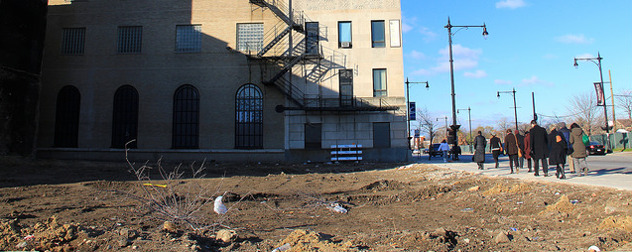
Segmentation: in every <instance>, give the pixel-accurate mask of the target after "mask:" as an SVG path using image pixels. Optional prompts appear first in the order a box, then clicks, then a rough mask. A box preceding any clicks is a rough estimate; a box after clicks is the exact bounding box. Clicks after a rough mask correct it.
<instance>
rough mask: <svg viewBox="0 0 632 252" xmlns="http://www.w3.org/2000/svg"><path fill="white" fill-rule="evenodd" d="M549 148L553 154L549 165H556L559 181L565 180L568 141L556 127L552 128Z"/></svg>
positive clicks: (550, 155)
mask: <svg viewBox="0 0 632 252" xmlns="http://www.w3.org/2000/svg"><path fill="white" fill-rule="evenodd" d="M549 139H550V141H549V146H550V148H549V149H550V150H551V152H550V153H549V165H555V169H556V171H555V177H557V178H559V179H565V178H566V176H565V175H564V165H565V164H566V150H567V149H568V146H567V145H566V140H565V139H564V135H562V133H560V132H558V131H557V129H556V128H555V126H551V133H549Z"/></svg>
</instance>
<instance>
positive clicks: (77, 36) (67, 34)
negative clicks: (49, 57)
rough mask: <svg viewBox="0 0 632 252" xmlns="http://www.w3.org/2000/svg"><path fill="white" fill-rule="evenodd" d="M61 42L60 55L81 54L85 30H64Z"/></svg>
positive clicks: (84, 40)
mask: <svg viewBox="0 0 632 252" xmlns="http://www.w3.org/2000/svg"><path fill="white" fill-rule="evenodd" d="M61 40H62V42H61V53H62V54H83V50H84V47H85V42H86V28H64V29H63V30H62V39H61Z"/></svg>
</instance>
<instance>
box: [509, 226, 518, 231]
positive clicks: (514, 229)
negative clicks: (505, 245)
mask: <svg viewBox="0 0 632 252" xmlns="http://www.w3.org/2000/svg"><path fill="white" fill-rule="evenodd" d="M509 230H511V231H514V232H516V231H518V229H517V228H515V227H512V228H509Z"/></svg>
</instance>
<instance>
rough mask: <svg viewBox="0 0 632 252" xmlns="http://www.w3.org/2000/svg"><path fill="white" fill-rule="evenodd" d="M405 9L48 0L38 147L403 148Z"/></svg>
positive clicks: (338, 2) (322, 154) (395, 152)
mask: <svg viewBox="0 0 632 252" xmlns="http://www.w3.org/2000/svg"><path fill="white" fill-rule="evenodd" d="M400 20H401V10H400V2H399V0H386V1H377V0H353V1H348V0H293V1H291V0H283V1H277V0H192V1H183V0H179V1H175V0H153V1H147V0H138V1H124V0H114V1H112V0H109V1H106V0H81V1H79V0H75V1H69V0H50V1H49V10H48V20H47V22H48V23H47V29H46V32H47V33H46V42H45V44H46V48H45V52H44V55H45V56H44V62H43V68H42V97H41V100H40V125H39V135H38V144H37V145H38V156H40V157H52V158H72V159H97V160H120V159H123V158H124V148H125V147H126V144H127V147H128V148H129V149H130V155H131V156H132V157H133V158H138V159H156V158H157V157H159V156H164V158H165V159H167V160H183V159H188V160H201V159H207V160H225V161H290V162H303V161H306V160H311V161H326V160H329V157H330V151H331V149H330V148H331V146H332V145H351V144H354V145H356V144H357V145H362V151H363V154H362V156H363V159H364V160H373V161H388V162H391V161H404V160H406V159H407V158H408V157H409V155H410V154H409V151H408V144H407V140H406V137H407V135H406V118H405V111H406V110H405V97H404V88H403V86H404V85H403V82H404V78H403V58H402V41H401V29H400V27H401V21H400ZM132 140H133V141H132ZM130 141H132V142H130Z"/></svg>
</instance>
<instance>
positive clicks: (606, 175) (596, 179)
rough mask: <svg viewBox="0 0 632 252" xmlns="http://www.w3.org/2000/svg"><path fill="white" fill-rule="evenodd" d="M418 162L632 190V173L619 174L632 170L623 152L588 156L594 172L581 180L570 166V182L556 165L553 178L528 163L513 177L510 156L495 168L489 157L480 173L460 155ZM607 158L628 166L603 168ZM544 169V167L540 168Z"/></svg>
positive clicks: (631, 158) (630, 157) (487, 173)
mask: <svg viewBox="0 0 632 252" xmlns="http://www.w3.org/2000/svg"><path fill="white" fill-rule="evenodd" d="M414 158H415V161H416V162H417V163H423V164H433V165H436V166H439V167H444V168H449V169H454V170H461V171H466V172H470V173H475V174H482V175H485V176H490V177H507V178H518V179H523V180H526V181H546V182H554V183H567V184H580V185H591V186H603V187H608V188H615V189H620V190H628V191H632V173H631V172H619V171H621V170H627V169H632V152H621V153H613V154H608V155H607V156H606V157H603V156H599V157H594V156H589V157H588V167H589V168H590V170H591V171H590V173H589V174H588V176H583V177H580V176H579V173H577V174H571V173H570V172H569V168H568V165H567V166H565V168H566V170H565V171H566V179H562V180H561V179H557V178H556V177H555V166H553V167H552V169H551V167H550V166H549V177H544V176H543V175H544V173H543V172H542V170H540V176H539V177H536V176H533V172H530V173H529V172H527V171H528V170H529V169H528V168H527V163H526V161H525V164H524V168H523V169H521V170H520V173H518V174H515V173H514V174H509V172H510V169H509V158H508V157H507V156H501V157H500V158H499V168H494V163H493V160H494V159H493V158H492V156H491V154H488V155H486V156H485V161H486V162H485V170H478V169H477V166H476V163H474V162H471V160H472V155H471V154H469V153H468V154H465V155H461V156H459V159H460V160H457V161H451V162H448V163H444V162H443V158H441V157H433V158H431V160H428V156H427V155H422V156H415V157H414ZM606 158H615V159H618V160H620V159H624V160H625V161H624V166H626V167H617V168H611V169H607V168H603V167H600V166H603V165H601V164H602V163H603V162H605V163H607V161H602V159H606ZM540 169H542V167H540Z"/></svg>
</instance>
